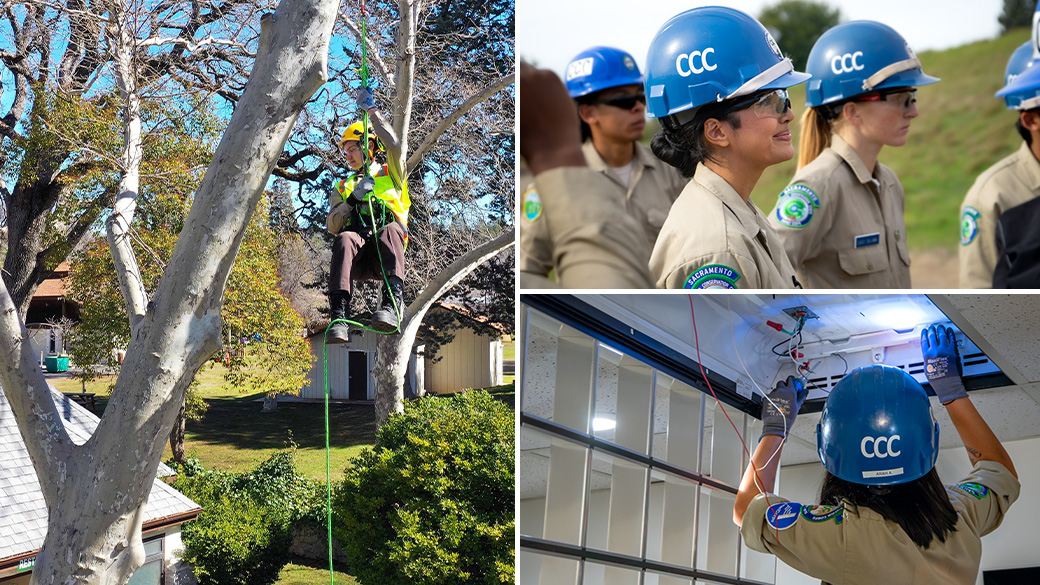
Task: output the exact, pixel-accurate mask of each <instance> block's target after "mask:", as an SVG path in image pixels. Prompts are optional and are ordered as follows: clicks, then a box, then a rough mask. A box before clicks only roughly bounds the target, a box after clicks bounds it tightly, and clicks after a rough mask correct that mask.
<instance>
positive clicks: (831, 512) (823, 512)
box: [802, 506, 845, 524]
mask: <svg viewBox="0 0 1040 585" xmlns="http://www.w3.org/2000/svg"><path fill="white" fill-rule="evenodd" d="M802 518H805V519H806V520H808V521H809V522H825V521H827V520H830V519H831V518H834V523H835V524H841V523H842V522H844V521H845V506H802Z"/></svg>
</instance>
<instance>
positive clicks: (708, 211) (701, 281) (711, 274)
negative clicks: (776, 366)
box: [650, 165, 795, 289]
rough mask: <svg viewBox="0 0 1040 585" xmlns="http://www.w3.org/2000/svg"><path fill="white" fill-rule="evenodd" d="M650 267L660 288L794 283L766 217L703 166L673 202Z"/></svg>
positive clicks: (782, 285)
mask: <svg viewBox="0 0 1040 585" xmlns="http://www.w3.org/2000/svg"><path fill="white" fill-rule="evenodd" d="M650 270H651V271H652V272H653V273H654V278H656V279H657V286H658V287H659V288H690V289H692V288H795V281H794V268H793V267H792V266H791V262H790V261H789V260H788V259H787V254H786V253H784V248H783V244H781V242H780V240H779V239H778V238H777V237H776V232H774V231H773V228H771V227H769V223H768V222H767V221H766V218H765V216H763V215H762V212H761V211H759V210H758V208H757V207H755V206H754V204H753V203H749V202H746V201H744V200H743V199H741V198H740V195H738V194H737V192H736V191H734V190H733V187H731V186H730V185H729V183H727V182H726V181H725V179H723V178H722V177H720V176H719V175H717V174H716V173H715V172H714V171H712V170H711V169H709V168H708V167H706V166H704V165H697V171H696V172H695V173H694V175H693V180H692V181H690V183H689V184H688V185H686V188H685V189H683V192H682V194H681V195H679V199H677V200H676V202H675V203H674V204H673V205H672V210H671V211H670V212H669V213H668V219H666V220H665V222H664V227H662V228H661V234H660V235H659V236H658V237H657V244H655V245H654V251H653V253H652V254H651V255H650Z"/></svg>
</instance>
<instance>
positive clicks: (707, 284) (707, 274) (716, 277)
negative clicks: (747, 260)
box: [683, 264, 740, 289]
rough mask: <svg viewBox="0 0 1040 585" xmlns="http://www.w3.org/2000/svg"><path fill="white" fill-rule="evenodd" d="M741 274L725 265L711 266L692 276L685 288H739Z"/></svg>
mask: <svg viewBox="0 0 1040 585" xmlns="http://www.w3.org/2000/svg"><path fill="white" fill-rule="evenodd" d="M738 280H740V274H739V273H737V271H736V270H733V269H732V268H730V267H729V266H726V265H725V264H709V265H707V266H704V267H703V268H700V269H698V270H697V271H696V272H694V273H693V274H691V275H690V276H689V278H687V279H686V282H685V283H683V288H686V289H692V288H737V281H738Z"/></svg>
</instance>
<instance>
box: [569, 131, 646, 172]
mask: <svg viewBox="0 0 1040 585" xmlns="http://www.w3.org/2000/svg"><path fill="white" fill-rule="evenodd" d="M581 152H582V154H584V155H585V162H586V163H587V164H588V165H589V168H590V169H592V170H594V171H596V172H599V173H605V172H607V169H608V168H609V167H608V166H607V162H606V161H604V160H603V157H601V156H600V155H599V151H597V150H596V146H595V145H594V144H592V139H591V138H589V139H588V140H586V141H585V142H584V144H582V145H581ZM656 161H657V158H656V157H654V155H653V153H652V152H650V149H648V148H647V147H645V146H643V145H642V144H639V143H638V142H637V143H636V155H635V157H633V158H632V170H635V169H636V167H638V166H644V167H656V166H657V162H656Z"/></svg>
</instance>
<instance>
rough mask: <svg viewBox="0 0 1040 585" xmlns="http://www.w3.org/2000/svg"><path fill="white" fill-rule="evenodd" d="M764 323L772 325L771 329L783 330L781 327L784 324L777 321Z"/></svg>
mask: <svg viewBox="0 0 1040 585" xmlns="http://www.w3.org/2000/svg"><path fill="white" fill-rule="evenodd" d="M766 325H769V326H770V327H772V328H773V329H776V330H777V331H783V329H784V326H783V325H781V324H779V323H777V322H776V321H766Z"/></svg>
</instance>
